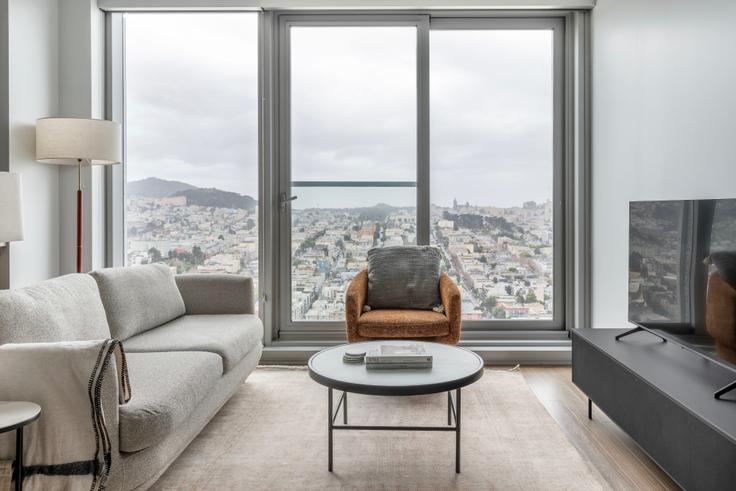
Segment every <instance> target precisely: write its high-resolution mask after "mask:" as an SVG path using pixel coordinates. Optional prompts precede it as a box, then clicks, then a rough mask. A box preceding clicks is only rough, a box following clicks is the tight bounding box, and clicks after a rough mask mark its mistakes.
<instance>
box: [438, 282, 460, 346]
mask: <svg viewBox="0 0 736 491" xmlns="http://www.w3.org/2000/svg"><path fill="white" fill-rule="evenodd" d="M440 299H441V300H442V306H443V307H444V309H445V315H446V316H447V319H448V321H449V323H450V334H449V335H448V336H446V337H443V339H442V340H441V341H442V342H443V343H448V344H457V342H458V341H459V340H460V329H461V327H462V320H461V308H462V307H461V302H460V288H458V286H457V285H456V284H455V282H454V281H452V278H450V277H449V276H447V274H446V273H442V274H440Z"/></svg>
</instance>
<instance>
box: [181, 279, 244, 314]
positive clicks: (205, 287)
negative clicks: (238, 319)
mask: <svg viewBox="0 0 736 491" xmlns="http://www.w3.org/2000/svg"><path fill="white" fill-rule="evenodd" d="M174 278H175V279H176V286H177V287H178V288H179V292H180V293H181V296H182V298H183V299H184V307H185V308H186V313H187V314H253V313H255V308H254V304H253V302H254V299H253V279H252V278H250V277H248V276H241V275H235V274H206V273H193V274H180V275H176V276H175V277H174Z"/></svg>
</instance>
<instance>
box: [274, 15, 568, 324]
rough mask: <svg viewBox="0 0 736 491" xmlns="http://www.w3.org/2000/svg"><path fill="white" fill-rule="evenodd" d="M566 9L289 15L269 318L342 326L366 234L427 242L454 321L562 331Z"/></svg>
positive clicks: (374, 239) (283, 22)
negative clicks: (458, 311)
mask: <svg viewBox="0 0 736 491" xmlns="http://www.w3.org/2000/svg"><path fill="white" fill-rule="evenodd" d="M563 27H564V26H563V22H562V21H561V20H559V19H552V18H550V19H504V18H485V19H484V18H473V19H467V18H431V19H430V17H429V16H416V17H407V16H400V15H396V16H394V15H375V16H356V15H349V16H344V15H335V14H333V15H320V14H311V15H284V16H281V17H280V22H279V25H278V28H279V36H278V39H279V43H280V44H279V49H278V54H279V71H278V87H279V92H278V102H279V107H280V111H279V130H278V133H279V135H278V137H279V140H278V141H279V144H278V148H279V152H280V159H279V169H278V170H279V178H280V179H279V188H278V203H279V205H278V207H279V210H278V220H279V223H280V228H279V231H280V238H279V239H280V259H279V282H280V288H279V294H278V302H279V304H280V305H279V318H280V321H279V329H280V333H281V334H291V335H293V333H297V335H296V338H298V337H299V333H301V334H304V335H309V333H313V334H314V333H316V332H329V331H340V330H342V329H343V328H344V327H343V323H344V297H345V290H346V288H347V286H348V284H349V282H350V280H351V279H352V278H353V276H354V275H355V274H356V273H357V272H358V271H360V270H361V269H363V268H365V267H366V261H365V259H366V253H367V251H368V249H370V248H371V247H381V246H386V245H407V244H433V245H436V246H438V247H439V248H440V250H441V251H442V255H443V270H444V271H446V272H447V273H448V274H450V276H452V277H453V279H454V280H455V281H456V282H457V283H458V284H459V285H460V287H461V290H462V296H463V320H464V329H466V330H467V329H469V330H474V329H475V330H485V329H550V328H552V329H557V328H561V327H562V325H563V322H564V319H563V317H564V303H563V299H564V274H563V264H562V252H561V251H562V249H563V240H564V236H563V233H562V232H563V227H562V223H563V220H562V214H563V210H562V192H563V187H564V186H563V168H562V167H563V165H562V162H563V156H562V133H563V132H562V109H561V107H562V106H561V104H562V94H561V90H562V72H563V61H564V59H563V58H564V56H563V44H564V43H563V37H564V32H563Z"/></svg>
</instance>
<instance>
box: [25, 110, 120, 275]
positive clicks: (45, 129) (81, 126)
mask: <svg viewBox="0 0 736 491" xmlns="http://www.w3.org/2000/svg"><path fill="white" fill-rule="evenodd" d="M36 160H38V161H39V162H44V163H47V164H55V165H76V166H77V273H81V272H82V166H85V165H113V164H119V163H120V162H122V160H123V152H122V132H121V128H120V125H119V124H118V123H115V122H113V121H105V120H102V119H82V118H42V119H39V120H38V121H36Z"/></svg>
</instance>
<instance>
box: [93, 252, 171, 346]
mask: <svg viewBox="0 0 736 491" xmlns="http://www.w3.org/2000/svg"><path fill="white" fill-rule="evenodd" d="M90 274H91V275H92V277H94V279H95V280H97V286H98V287H99V288H100V297H101V298H102V303H103V305H104V306H105V312H106V313H107V322H108V324H110V332H112V335H113V336H114V337H115V338H117V339H119V340H120V341H125V340H126V339H128V338H129V337H131V336H133V335H135V334H138V333H141V332H144V331H148V330H149V329H153V328H154V327H158V326H160V325H161V324H165V323H167V322H169V321H171V320H174V319H176V318H177V317H181V316H182V315H184V312H185V308H184V300H182V298H181V293H179V289H178V288H177V287H176V282H175V281H174V275H173V273H172V272H171V270H170V269H169V268H168V266H165V265H163V264H147V265H145V266H128V267H126V268H107V269H99V270H97V271H93V272H92V273H90Z"/></svg>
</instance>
